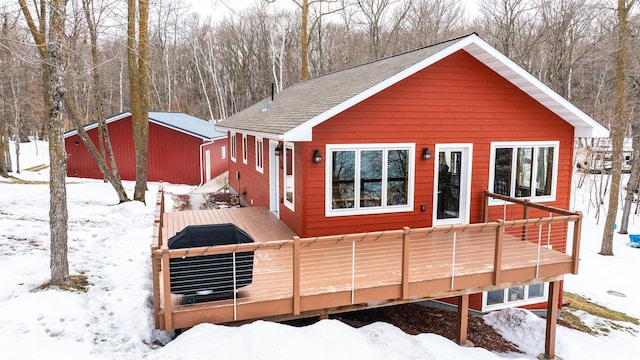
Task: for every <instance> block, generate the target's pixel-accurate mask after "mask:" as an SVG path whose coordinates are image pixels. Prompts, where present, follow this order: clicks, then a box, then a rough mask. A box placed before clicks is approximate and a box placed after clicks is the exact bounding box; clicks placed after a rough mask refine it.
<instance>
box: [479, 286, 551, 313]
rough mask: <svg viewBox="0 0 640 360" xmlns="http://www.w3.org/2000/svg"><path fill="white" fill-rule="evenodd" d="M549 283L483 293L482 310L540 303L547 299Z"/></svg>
mask: <svg viewBox="0 0 640 360" xmlns="http://www.w3.org/2000/svg"><path fill="white" fill-rule="evenodd" d="M548 289H549V283H539V284H531V285H522V286H514V287H510V288H506V289H498V290H492V291H485V292H484V293H482V311H492V310H499V309H504V308H509V307H515V306H523V305H531V304H539V303H542V302H545V301H546V300H547V291H548Z"/></svg>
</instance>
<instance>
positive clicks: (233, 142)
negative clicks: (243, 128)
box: [229, 133, 238, 162]
mask: <svg viewBox="0 0 640 360" xmlns="http://www.w3.org/2000/svg"><path fill="white" fill-rule="evenodd" d="M229 146H230V147H231V161H233V162H235V161H236V159H237V155H238V153H237V150H236V147H237V143H236V133H231V138H230V139H229Z"/></svg>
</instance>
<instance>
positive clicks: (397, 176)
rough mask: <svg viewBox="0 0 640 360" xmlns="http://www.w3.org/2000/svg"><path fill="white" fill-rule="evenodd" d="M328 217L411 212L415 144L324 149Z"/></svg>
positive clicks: (366, 145)
mask: <svg viewBox="0 0 640 360" xmlns="http://www.w3.org/2000/svg"><path fill="white" fill-rule="evenodd" d="M327 155H328V161H327V195H326V198H327V205H326V215H327V216H338V215H351V214H354V215H355V214H371V213H386V212H399V211H412V210H413V163H414V158H415V145H414V144H362V145H329V146H327Z"/></svg>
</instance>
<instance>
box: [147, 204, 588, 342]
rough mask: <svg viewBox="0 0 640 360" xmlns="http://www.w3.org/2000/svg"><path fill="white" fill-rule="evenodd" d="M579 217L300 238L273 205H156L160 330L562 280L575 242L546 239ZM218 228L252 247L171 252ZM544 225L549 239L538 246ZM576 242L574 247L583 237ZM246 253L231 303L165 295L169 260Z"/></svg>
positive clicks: (562, 233) (572, 264) (572, 263)
mask: <svg viewBox="0 0 640 360" xmlns="http://www.w3.org/2000/svg"><path fill="white" fill-rule="evenodd" d="M159 202H161V201H159ZM158 206H159V207H162V206H161V204H159V205H158ZM579 220H580V216H579V215H569V216H558V217H553V218H548V219H537V220H536V221H529V220H519V221H511V222H508V223H505V222H502V221H498V222H492V223H483V224H474V225H468V226H451V227H446V228H442V229H440V228H424V229H409V228H405V229H399V230H394V231H387V232H376V233H366V234H347V235H338V236H327V237H320V238H307V239H300V238H299V237H297V236H296V234H295V233H294V232H293V231H292V230H291V229H290V228H289V227H287V226H286V225H285V224H284V223H282V222H281V221H279V220H278V219H277V218H276V217H275V216H274V215H273V214H271V213H270V212H269V211H268V209H266V208H234V209H221V210H195V211H184V212H174V213H164V212H163V209H159V210H158V211H157V212H156V231H155V233H154V245H153V246H152V257H153V282H154V303H155V307H156V327H157V328H159V329H162V330H171V329H179V328H187V327H191V326H194V325H196V324H198V323H201V322H211V323H229V322H238V321H246V320H252V319H259V318H260V319H264V318H271V319H286V318H295V317H302V316H311V315H318V314H327V313H333V312H340V311H348V310H352V309H357V308H362V307H367V306H380V305H388V304H393V303H405V302H414V301H419V300H424V299H435V298H442V297H450V296H457V295H462V294H472V293H478V292H482V291H486V290H490V289H495V288H503V287H507V286H513V285H516V284H529V283H534V282H546V281H556V280H559V279H562V276H563V275H564V274H567V273H575V272H576V271H577V252H576V249H575V246H574V249H573V250H574V251H573V253H572V255H568V254H565V253H563V252H558V251H555V250H551V249H549V248H547V247H545V241H549V237H551V236H553V237H564V238H566V237H567V234H568V231H567V228H568V226H569V224H571V223H573V222H576V221H579ZM220 223H233V224H235V225H236V226H238V227H239V228H241V229H243V230H244V231H245V232H247V233H248V234H249V235H251V236H252V237H253V239H254V241H255V243H250V244H241V245H222V246H213V247H202V248H189V249H175V250H169V249H168V248H167V246H166V239H169V238H171V236H173V235H175V234H176V233H178V232H180V231H181V230H182V229H183V228H184V227H186V226H188V225H199V224H220ZM543 228H544V234H545V239H544V241H543V239H538V241H537V242H536V239H535V237H536V236H539V234H541V233H542V231H541V230H542V229H543ZM523 236H526V237H528V239H527V240H528V241H527V240H523ZM532 236H533V237H534V238H533V239H531V238H530V237H532ZM573 236H574V241H573V242H574V244H576V245H577V243H578V240H579V231H578V232H577V234H576V232H574V235H573ZM576 236H577V238H576ZM163 240H164V241H163ZM247 251H253V252H254V260H253V281H252V283H251V284H250V285H248V286H245V287H243V288H240V289H239V291H238V292H237V295H236V296H235V297H234V298H232V299H227V300H217V301H210V302H203V303H196V304H192V305H184V304H182V302H181V299H180V297H179V296H176V295H175V294H171V291H170V290H169V291H167V290H168V289H170V282H169V276H168V272H170V271H171V269H170V266H169V259H171V258H185V257H192V256H200V255H214V254H224V253H234V252H236V253H240V252H247Z"/></svg>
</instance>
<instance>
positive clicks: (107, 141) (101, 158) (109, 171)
mask: <svg viewBox="0 0 640 360" xmlns="http://www.w3.org/2000/svg"><path fill="white" fill-rule="evenodd" d="M92 2H93V1H92V0H83V1H82V8H83V10H84V15H85V20H86V21H87V27H88V28H89V34H90V39H91V61H92V63H93V66H92V67H91V75H92V76H91V77H92V80H93V100H94V102H95V106H96V117H97V119H98V134H99V135H98V139H99V143H100V150H98V149H95V146H94V144H93V142H91V140H90V139H89V137H88V136H87V134H86V132H85V131H84V128H83V126H82V124H81V123H80V121H79V117H78V116H76V111H75V109H73V111H71V106H70V105H71V102H67V106H68V107H69V109H70V111H71V113H72V116H71V119H72V121H73V122H74V126H75V127H76V129H78V135H79V136H80V138H81V139H82V142H83V143H84V144H85V146H86V147H87V150H89V153H90V154H91V156H92V157H93V159H94V160H95V162H96V164H97V165H98V168H99V169H100V171H101V172H102V174H103V175H104V178H105V180H107V181H108V182H109V183H110V184H111V185H112V186H113V188H114V190H115V191H116V193H117V194H118V200H119V202H120V203H123V202H125V201H129V197H128V196H127V192H126V191H125V189H124V186H122V180H121V179H120V174H119V173H118V167H117V164H116V158H115V156H114V154H113V147H112V146H111V138H110V136H109V128H108V126H107V123H106V121H105V117H104V105H103V103H102V95H101V90H102V82H101V81H100V74H99V73H98V65H99V60H98V32H97V24H96V23H95V22H94V21H93V16H92V14H91V9H90V7H91V4H92ZM105 153H106V157H108V159H109V165H110V167H109V166H107V163H106V161H105Z"/></svg>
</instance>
